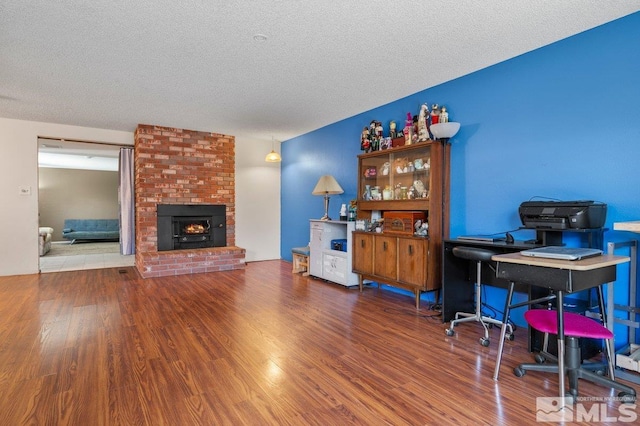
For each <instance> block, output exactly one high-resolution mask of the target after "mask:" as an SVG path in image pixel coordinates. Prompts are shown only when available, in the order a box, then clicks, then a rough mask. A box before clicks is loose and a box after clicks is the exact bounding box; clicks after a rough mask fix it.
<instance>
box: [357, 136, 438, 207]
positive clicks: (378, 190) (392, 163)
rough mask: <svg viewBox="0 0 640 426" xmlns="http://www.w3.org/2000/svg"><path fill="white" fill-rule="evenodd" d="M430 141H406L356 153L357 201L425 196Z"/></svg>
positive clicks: (429, 162)
mask: <svg viewBox="0 0 640 426" xmlns="http://www.w3.org/2000/svg"><path fill="white" fill-rule="evenodd" d="M430 154H431V147H430V145H422V146H421V145H410V146H406V147H403V148H396V149H393V150H386V151H376V152H373V153H369V154H363V155H361V156H360V173H361V176H360V188H359V191H360V193H359V194H358V200H360V201H405V200H419V199H423V200H425V199H428V198H429V189H430V188H429V185H430V179H429V172H430V169H431V155H430Z"/></svg>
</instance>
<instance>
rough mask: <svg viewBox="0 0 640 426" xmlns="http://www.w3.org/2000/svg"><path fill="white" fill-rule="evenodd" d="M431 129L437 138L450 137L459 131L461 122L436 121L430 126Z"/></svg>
mask: <svg viewBox="0 0 640 426" xmlns="http://www.w3.org/2000/svg"><path fill="white" fill-rule="evenodd" d="M429 130H431V133H433V136H434V137H435V138H436V139H449V138H452V137H454V136H455V135H456V133H458V130H460V123H456V122H453V121H449V122H446V123H436V124H432V125H431V127H429Z"/></svg>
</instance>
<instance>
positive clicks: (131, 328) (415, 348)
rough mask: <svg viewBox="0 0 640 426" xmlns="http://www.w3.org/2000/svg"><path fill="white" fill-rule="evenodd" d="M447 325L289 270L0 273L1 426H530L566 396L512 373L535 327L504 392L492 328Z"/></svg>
mask: <svg viewBox="0 0 640 426" xmlns="http://www.w3.org/2000/svg"><path fill="white" fill-rule="evenodd" d="M444 328H445V325H444V324H442V322H441V320H440V317H438V315H437V312H434V311H431V310H428V309H427V308H426V307H423V308H422V309H421V310H419V311H416V309H415V307H414V305H413V297H412V296H410V295H404V294H398V293H395V292H392V291H388V290H384V289H377V288H368V289H365V291H364V292H363V293H362V294H361V293H359V291H358V290H356V289H345V288H343V287H341V286H338V285H335V284H330V283H325V282H322V281H318V280H314V279H311V278H307V277H303V276H301V275H294V276H292V274H291V264H290V263H287V262H284V261H268V262H255V263H250V264H248V265H247V268H246V269H245V270H243V271H230V272H218V273H210V274H197V275H183V276H177V277H164V278H153V279H142V278H141V277H140V276H139V275H138V274H137V272H136V270H135V268H131V267H127V268H111V269H99V270H84V271H70V272H58V273H49V274H41V275H25V276H12V277H0V424H1V425H24V424H34V425H138V424H140V425H142V424H146V425H163V424H167V425H192V424H193V425H200V424H202V425H245V424H248V425H258V424H259V425H307V424H311V425H316V424H317V425H333V424H336V425H337V424H340V425H346V424H359V425H382V424H391V425H431V424H438V425H443V424H456V425H467V424H468V425H478V424H486V425H497V424H535V423H536V397H538V396H547V397H553V396H555V394H556V393H557V386H558V385H557V377H556V376H555V375H549V374H544V373H535V372H530V373H527V375H526V376H525V377H523V378H516V377H515V376H514V375H513V374H512V373H511V370H512V368H513V367H514V366H516V365H517V364H519V363H520V362H529V361H530V360H531V359H532V357H531V354H529V353H528V352H527V350H526V330H525V329H522V328H519V329H518V330H517V331H516V340H515V341H514V342H508V343H507V345H506V350H505V355H504V361H503V366H502V372H501V377H500V380H499V381H498V382H494V381H493V379H492V373H493V367H494V358H495V354H496V349H497V346H498V345H497V339H498V330H497V329H494V330H492V338H493V341H492V343H491V346H490V347H487V348H485V347H482V346H480V344H479V343H478V337H479V336H480V328H479V326H478V325H477V324H465V325H461V326H459V327H458V328H457V331H458V333H457V334H456V336H454V337H447V336H445V334H444ZM636 388H637V386H636ZM580 390H581V396H592V397H602V398H604V397H611V396H615V392H614V391H611V390H610V389H607V388H603V387H599V386H595V385H592V384H590V383H587V382H583V381H581V383H580ZM607 407H608V413H609V416H617V413H618V403H617V402H608V403H607ZM634 410H635V408H634ZM633 412H634V413H635V411H633ZM610 423H611V422H610ZM598 424H607V423H606V422H604V423H598Z"/></svg>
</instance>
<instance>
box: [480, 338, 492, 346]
mask: <svg viewBox="0 0 640 426" xmlns="http://www.w3.org/2000/svg"><path fill="white" fill-rule="evenodd" d="M489 343H491V342H490V341H489V339H485V338H484V337H481V338H480V344H481V345H482V346H484V347H487V346H489Z"/></svg>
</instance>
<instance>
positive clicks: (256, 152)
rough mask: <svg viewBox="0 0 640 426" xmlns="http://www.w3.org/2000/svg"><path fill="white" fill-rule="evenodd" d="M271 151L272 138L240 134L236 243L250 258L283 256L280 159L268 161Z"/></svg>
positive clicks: (278, 150)
mask: <svg viewBox="0 0 640 426" xmlns="http://www.w3.org/2000/svg"><path fill="white" fill-rule="evenodd" d="M278 145H279V144H278ZM274 148H275V150H276V151H277V152H280V146H275V147H274ZM270 151H271V143H270V142H269V141H267V142H265V141H251V140H247V139H242V138H236V245H237V246H238V247H242V248H244V249H246V250H247V253H246V260H247V261H248V262H251V261H259V260H270V259H280V163H267V162H265V161H264V157H265V156H266V155H267V154H268V153H269V152H270Z"/></svg>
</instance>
